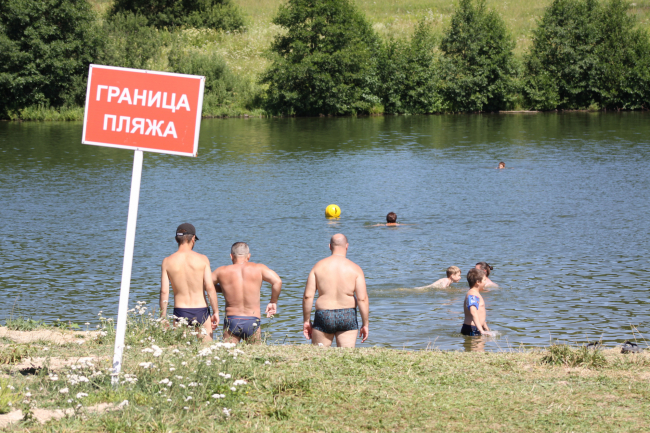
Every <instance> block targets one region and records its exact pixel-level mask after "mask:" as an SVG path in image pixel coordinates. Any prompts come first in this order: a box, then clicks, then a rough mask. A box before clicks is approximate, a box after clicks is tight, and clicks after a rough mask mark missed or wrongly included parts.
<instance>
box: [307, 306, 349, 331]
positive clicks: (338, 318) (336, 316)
mask: <svg viewBox="0 0 650 433" xmlns="http://www.w3.org/2000/svg"><path fill="white" fill-rule="evenodd" d="M311 327H312V328H314V329H317V330H318V331H320V332H324V333H326V334H336V333H337V332H345V331H352V330H355V331H356V330H357V329H359V322H357V309H356V308H342V309H340V310H316V314H314V323H313V324H312V326H311Z"/></svg>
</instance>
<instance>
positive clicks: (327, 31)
mask: <svg viewBox="0 0 650 433" xmlns="http://www.w3.org/2000/svg"><path fill="white" fill-rule="evenodd" d="M273 22H274V23H275V24H277V25H279V26H282V27H283V28H284V29H286V32H285V33H282V34H280V35H278V36H276V38H275V40H274V41H273V44H272V46H271V54H270V58H271V60H272V62H273V63H272V65H271V66H270V68H269V69H268V70H267V71H266V73H265V74H264V75H263V77H262V83H264V84H268V91H267V108H268V109H269V110H270V111H271V112H274V113H283V114H296V115H319V114H324V115H330V114H333V115H338V114H355V113H367V112H369V111H371V110H372V108H373V106H375V105H377V104H378V103H379V98H378V97H377V96H376V92H377V76H376V63H377V62H376V59H377V54H378V51H379V42H378V39H377V36H376V35H375V34H374V32H373V31H372V28H371V27H370V25H369V24H368V22H367V21H366V20H365V18H364V17H363V16H362V15H361V14H360V13H359V11H358V10H357V9H356V7H355V6H354V5H353V4H352V3H351V2H350V1H349V0H289V1H288V2H287V4H286V5H283V6H280V10H279V13H278V15H277V16H276V17H275V18H274V20H273Z"/></svg>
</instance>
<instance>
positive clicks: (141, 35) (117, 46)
mask: <svg viewBox="0 0 650 433" xmlns="http://www.w3.org/2000/svg"><path fill="white" fill-rule="evenodd" d="M103 31H104V36H105V44H104V47H103V50H102V53H101V55H100V58H99V59H98V60H97V61H98V63H101V64H104V65H110V66H121V67H124V68H135V69H147V68H148V67H149V62H150V61H151V59H152V58H154V57H155V56H157V55H158V54H159V52H160V49H161V48H162V46H163V39H162V38H161V33H162V31H160V30H157V29H156V28H154V27H153V26H149V25H148V20H147V18H146V17H144V16H142V15H136V14H133V13H132V12H127V13H121V12H120V13H118V14H116V15H114V16H113V17H112V18H111V19H110V20H106V21H105V22H104V26H103Z"/></svg>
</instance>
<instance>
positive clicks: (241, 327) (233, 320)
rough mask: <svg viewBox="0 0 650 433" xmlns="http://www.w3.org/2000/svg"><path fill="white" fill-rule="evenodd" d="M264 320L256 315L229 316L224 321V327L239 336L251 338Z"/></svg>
mask: <svg viewBox="0 0 650 433" xmlns="http://www.w3.org/2000/svg"><path fill="white" fill-rule="evenodd" d="M261 323H262V320H261V319H260V318H259V317H255V316H228V317H226V320H224V321H223V329H224V330H226V329H227V330H228V331H230V333H231V334H232V335H234V336H235V337H239V338H244V339H247V338H250V337H251V336H252V335H253V334H255V332H256V331H257V330H258V329H259V328H260V324H261Z"/></svg>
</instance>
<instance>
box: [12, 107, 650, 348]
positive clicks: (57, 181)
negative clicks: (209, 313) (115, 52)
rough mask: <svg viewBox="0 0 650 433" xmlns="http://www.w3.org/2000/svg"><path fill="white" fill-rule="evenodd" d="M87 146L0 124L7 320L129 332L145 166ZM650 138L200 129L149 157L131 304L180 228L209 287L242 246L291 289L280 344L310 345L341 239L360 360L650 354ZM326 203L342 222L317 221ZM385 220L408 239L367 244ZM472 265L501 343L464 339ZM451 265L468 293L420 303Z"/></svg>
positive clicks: (551, 132)
mask: <svg viewBox="0 0 650 433" xmlns="http://www.w3.org/2000/svg"><path fill="white" fill-rule="evenodd" d="M81 128H82V126H81V124H80V123H8V122H2V123H0V197H1V198H2V205H1V206H0V216H1V220H2V224H3V231H4V235H3V236H2V237H0V247H1V250H0V293H2V297H0V311H2V312H1V313H0V318H1V317H3V316H4V317H7V316H9V315H10V314H11V311H12V310H13V314H14V315H26V316H31V317H34V318H42V319H45V320H47V321H51V320H54V319H56V318H60V319H61V320H72V321H75V322H77V323H84V322H86V321H89V322H91V323H93V325H94V324H96V322H97V320H96V319H97V313H98V311H100V310H103V312H104V314H105V315H116V314H117V299H118V293H119V285H120V274H121V269H122V255H123V250H124V234H125V229H126V216H127V210H128V209H127V208H128V198H129V188H130V179H131V168H132V163H133V152H130V151H126V150H119V149H108V148H100V147H93V146H85V145H82V144H80V140H81ZM649 137H650V115H648V114H647V113H623V114H587V113H572V114H563V115H557V114H536V115H474V116H428V117H426V116H412V117H375V118H358V119H353V118H342V119H249V120H244V119H229V120H204V121H203V122H202V126H201V140H200V146H199V157H198V158H196V159H194V158H186V157H177V156H166V155H158V154H151V153H145V158H144V169H143V177H142V190H141V195H140V211H139V217H138V226H137V237H136V247H135V259H134V267H133V279H132V286H131V287H132V289H131V295H132V296H131V302H132V303H134V302H135V301H137V300H145V301H148V302H150V303H151V305H152V306H153V305H155V304H156V303H157V299H158V291H159V272H160V270H159V269H160V268H159V266H160V262H161V260H162V259H163V257H164V256H166V255H168V254H170V253H172V252H173V251H175V249H176V244H175V242H174V238H173V236H174V230H175V228H176V226H177V225H178V224H179V223H181V222H186V221H187V222H192V223H193V224H194V225H195V226H196V227H197V231H198V235H199V237H200V239H201V240H200V241H199V242H198V243H197V247H196V250H197V251H199V252H201V253H203V254H206V255H207V256H208V257H209V258H210V261H211V263H212V267H213V268H215V267H216V266H220V265H224V264H227V263H228V260H229V257H228V254H229V248H230V245H231V244H232V243H233V242H235V241H245V242H248V243H249V244H250V247H251V252H252V260H254V261H260V262H263V263H265V264H267V265H269V266H270V267H271V268H272V269H274V270H275V271H276V272H278V274H280V276H281V277H282V279H283V281H284V287H283V292H282V295H281V297H280V304H279V308H280V312H279V314H278V315H277V316H276V317H275V319H274V320H273V321H272V322H269V321H268V320H265V326H266V325H267V324H268V327H267V328H266V329H267V331H268V332H269V333H270V338H271V340H272V341H287V342H304V341H305V340H304V338H303V337H302V334H301V329H302V314H301V295H302V291H303V288H304V282H305V280H306V277H307V274H308V272H309V270H310V269H311V266H313V264H314V263H315V262H316V261H317V260H319V259H320V258H323V257H325V256H327V255H328V253H329V251H328V249H327V243H328V239H329V237H330V236H331V235H332V234H334V233H336V232H343V233H345V234H346V235H347V236H348V238H349V240H350V250H349V255H348V257H349V258H350V259H352V260H354V261H355V262H357V263H358V264H359V265H361V266H362V268H363V269H364V271H365V273H366V279H367V283H368V288H369V296H370V301H371V337H370V338H369V340H368V341H367V342H366V343H365V345H367V346H368V345H370V346H375V345H376V346H388V347H398V348H402V347H404V348H409V349H418V348H426V347H427V346H435V347H438V348H442V349H460V350H463V349H469V348H470V346H471V345H472V344H473V345H474V346H479V347H482V346H483V345H484V347H485V348H486V349H487V350H499V349H507V348H508V347H518V346H519V345H524V346H542V345H546V344H548V342H549V339H559V340H562V341H568V342H585V341H593V340H597V339H598V338H601V336H602V339H603V340H604V341H605V342H606V344H608V345H614V344H616V343H617V342H618V343H620V342H622V341H624V340H626V339H630V338H632V337H633V333H632V331H631V330H630V327H631V326H636V327H638V328H639V330H640V331H641V332H644V333H645V334H646V335H648V334H650V329H649V326H650V320H649V316H650V314H649V313H648V310H649V308H650V302H649V301H648V298H649V292H648V287H649V286H650V271H649V269H648V267H649V261H648V251H649V247H650V236H649V233H650V192H649V191H650V175H649V169H648V165H649V162H650V146H649V142H650V139H649ZM501 160H503V161H505V162H506V164H507V166H508V167H509V168H511V169H508V170H495V169H494V167H496V165H497V163H498V161H501ZM330 203H336V204H338V205H339V206H340V207H341V209H342V211H343V214H342V217H341V218H340V219H339V220H335V221H332V220H327V219H326V218H325V217H324V209H325V206H326V205H328V204H330ZM389 211H394V212H396V213H397V215H398V220H399V221H400V222H402V223H405V224H409V225H405V226H401V227H397V228H385V227H371V225H372V224H376V223H379V222H382V221H383V220H384V218H385V215H386V213H388V212H389ZM478 261H487V262H489V263H490V264H492V265H494V268H495V269H494V273H493V275H492V276H491V278H492V280H493V281H495V282H496V283H498V284H499V285H500V288H499V289H497V290H493V291H491V292H489V293H486V294H485V295H484V297H485V300H486V303H487V307H488V320H489V323H490V326H491V327H492V328H493V329H496V330H498V331H500V333H501V337H500V338H498V339H496V340H495V339H492V340H488V341H486V340H482V339H480V338H479V339H470V338H468V339H466V338H464V337H462V336H461V335H460V334H459V333H458V331H459V329H460V325H461V323H462V302H463V298H464V294H465V292H466V290H467V287H466V283H464V281H465V279H464V276H465V275H466V272H467V270H468V269H469V268H471V267H472V266H473V265H474V264H475V263H476V262H478ZM450 265H457V266H459V267H460V268H461V270H462V272H463V283H458V284H456V285H454V286H453V287H452V288H450V289H448V290H417V289H415V287H418V286H424V285H426V284H430V283H431V282H433V281H435V280H437V279H438V278H442V277H444V271H445V269H446V268H447V267H448V266H450ZM269 296H270V288H269V287H267V286H266V285H265V287H264V288H263V301H262V303H263V305H264V306H265V305H266V302H268V297H269ZM220 299H221V300H222V298H220ZM221 304H223V302H222V301H221ZM222 309H223V306H222ZM222 317H223V311H222ZM472 341H473V343H472ZM478 342H480V344H479V343H478Z"/></svg>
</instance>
